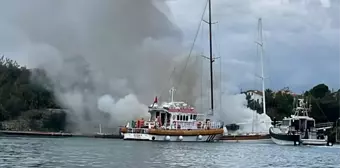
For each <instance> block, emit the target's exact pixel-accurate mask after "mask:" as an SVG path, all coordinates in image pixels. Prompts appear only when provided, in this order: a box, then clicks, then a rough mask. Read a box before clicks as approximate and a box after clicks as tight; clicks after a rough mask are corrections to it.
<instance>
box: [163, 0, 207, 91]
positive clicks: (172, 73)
mask: <svg viewBox="0 0 340 168" xmlns="http://www.w3.org/2000/svg"><path fill="white" fill-rule="evenodd" d="M208 2H209V0H207V1H206V3H205V5H204V8H203V14H202V16H201V19H200V22H199V23H200V24H199V25H198V29H197V31H196V34H195V37H194V41H193V43H192V45H191V48H190V51H189V55H188V57H187V59H186V63H185V67H184V69H183V73H184V71H185V70H186V67H187V65H188V62H189V59H190V57H191V53H192V51H193V49H194V46H195V43H196V40H197V36H198V34H199V30H200V28H201V25H202V20H203V18H204V14H205V11H206V8H207V6H208ZM175 70H176V67H174V68H173V70H172V72H171V74H170V76H169V78H168V81H170V80H171V78H172V77H173V75H174V73H175ZM183 73H181V74H180V80H179V82H178V85H179V84H180V82H181V80H182V76H183ZM173 85H174V84H173ZM173 87H174V86H173ZM164 91H165V88H164V89H161V91H160V94H158V95H159V96H160V97H161V95H162V94H163V93H164Z"/></svg>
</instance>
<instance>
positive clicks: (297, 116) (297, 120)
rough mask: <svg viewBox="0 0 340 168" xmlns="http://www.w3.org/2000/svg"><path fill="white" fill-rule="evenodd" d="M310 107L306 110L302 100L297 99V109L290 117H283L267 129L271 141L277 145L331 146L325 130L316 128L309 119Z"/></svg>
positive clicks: (312, 120) (312, 119)
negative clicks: (279, 121)
mask: <svg viewBox="0 0 340 168" xmlns="http://www.w3.org/2000/svg"><path fill="white" fill-rule="evenodd" d="M310 110H311V105H310V106H309V107H308V108H307V105H306V103H305V102H304V99H298V107H296V108H295V109H294V111H295V113H294V115H292V116H291V117H285V118H284V119H283V120H282V122H281V123H279V124H277V121H276V120H274V126H272V127H271V128H270V129H269V133H270V136H271V139H272V140H273V142H274V143H276V144H278V145H294V146H297V145H313V146H332V145H333V143H332V142H331V141H329V139H328V136H327V135H326V133H325V131H326V128H316V127H315V120H314V118H312V117H309V115H308V113H309V111H310Z"/></svg>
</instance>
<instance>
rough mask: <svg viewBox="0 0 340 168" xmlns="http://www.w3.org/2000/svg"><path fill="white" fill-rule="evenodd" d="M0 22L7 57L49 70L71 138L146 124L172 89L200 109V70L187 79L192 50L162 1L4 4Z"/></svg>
mask: <svg viewBox="0 0 340 168" xmlns="http://www.w3.org/2000/svg"><path fill="white" fill-rule="evenodd" d="M0 17H1V19H2V20H4V22H3V26H4V27H5V29H6V28H7V29H6V30H8V32H6V37H7V38H8V39H12V40H11V41H10V42H12V43H13V46H15V47H13V50H12V51H9V52H16V53H17V54H18V55H20V56H21V58H22V59H21V60H18V61H19V62H24V63H25V64H26V65H27V66H28V67H29V68H42V69H43V70H45V73H46V75H47V77H48V79H49V80H51V81H52V86H53V87H52V88H51V90H52V91H53V92H54V94H55V96H56V98H57V100H58V101H59V102H60V104H61V105H62V106H63V107H64V108H67V109H69V110H70V112H69V115H68V116H69V118H68V119H69V120H70V122H71V123H72V124H73V125H72V127H70V129H72V130H73V131H82V132H84V131H93V130H91V128H93V125H98V124H107V126H108V127H111V128H114V127H116V126H118V125H122V124H125V122H126V121H128V120H131V119H135V118H136V117H143V116H145V115H146V114H147V105H149V104H151V103H152V101H153V99H154V97H155V96H156V95H159V94H161V93H162V95H161V96H162V99H163V100H166V99H167V96H168V89H170V87H171V85H175V86H177V87H178V88H177V94H176V98H177V99H181V100H188V101H189V103H193V102H194V101H195V96H197V95H194V93H195V91H194V88H195V87H196V83H197V78H198V74H197V72H199V71H197V69H198V68H200V67H199V66H197V65H195V59H191V60H189V64H188V66H187V68H186V71H185V73H183V71H182V69H183V67H184V64H185V59H186V57H185V56H186V54H187V53H188V50H187V49H186V48H184V47H183V46H182V45H181V40H182V39H181V38H182V33H181V31H180V30H179V29H178V27H177V26H176V25H174V24H173V23H172V21H171V13H170V12H169V9H168V7H167V6H166V3H165V1H161V0H157V1H154V0H100V1H93V0H81V1H80V0H74V1H69V0H58V1H46V0H35V1H21V0H12V1H1V5H0ZM197 19H198V20H199V18H197ZM193 58H194V57H193ZM174 67H176V71H175V73H174V75H173V76H172V80H168V79H169V77H170V74H171V73H172V71H173V69H174ZM178 83H180V85H178ZM42 84H43V82H42ZM105 122H106V123H105Z"/></svg>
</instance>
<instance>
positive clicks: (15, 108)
mask: <svg viewBox="0 0 340 168" xmlns="http://www.w3.org/2000/svg"><path fill="white" fill-rule="evenodd" d="M33 73H39V72H38V70H37V71H32V70H29V69H27V68H25V67H21V66H20V65H18V64H17V62H15V61H13V60H11V59H8V58H5V57H4V56H2V57H1V58H0V122H2V123H4V122H5V121H15V120H19V119H20V121H22V122H21V123H26V122H27V123H28V124H27V125H28V126H27V127H30V128H35V126H34V125H37V123H35V122H36V121H40V122H41V124H40V125H42V126H40V127H42V128H40V130H41V129H42V130H63V124H62V123H63V122H64V120H65V118H66V116H65V113H63V112H58V113H52V112H49V113H48V112H46V113H44V112H43V110H46V109H55V108H59V106H58V105H57V104H56V103H55V101H54V97H53V94H52V93H51V92H50V91H48V90H47V89H46V88H44V87H43V85H40V84H38V83H35V82H32V81H34V80H31V79H32V77H33V76H32V74H33ZM23 121H26V122H23ZM0 126H3V124H1V125H0ZM21 128H22V127H21ZM22 129H28V128H22Z"/></svg>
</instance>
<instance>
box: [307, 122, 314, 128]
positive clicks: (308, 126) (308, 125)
mask: <svg viewBox="0 0 340 168" xmlns="http://www.w3.org/2000/svg"><path fill="white" fill-rule="evenodd" d="M313 127H314V121H307V129H310V128H313Z"/></svg>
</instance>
